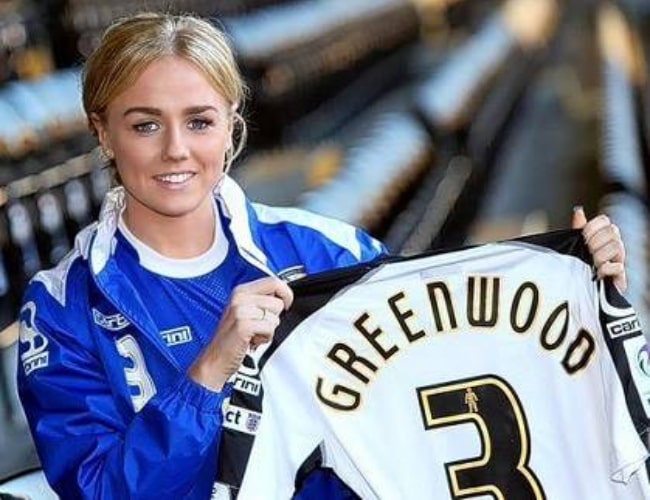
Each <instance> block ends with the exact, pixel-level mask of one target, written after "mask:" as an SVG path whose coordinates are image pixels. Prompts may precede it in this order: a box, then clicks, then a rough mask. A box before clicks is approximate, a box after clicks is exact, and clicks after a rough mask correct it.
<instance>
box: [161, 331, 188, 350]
mask: <svg viewBox="0 0 650 500" xmlns="http://www.w3.org/2000/svg"><path fill="white" fill-rule="evenodd" d="M160 335H161V336H162V338H163V340H164V341H165V343H166V344H167V345H168V346H169V347H172V346H175V345H180V344H187V343H188V342H192V340H193V338H192V330H191V329H190V327H189V326H179V327H177V328H171V329H169V330H163V331H162V332H160Z"/></svg>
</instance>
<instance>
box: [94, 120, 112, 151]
mask: <svg viewBox="0 0 650 500" xmlns="http://www.w3.org/2000/svg"><path fill="white" fill-rule="evenodd" d="M90 123H91V124H92V127H93V129H94V131H95V132H96V133H97V139H98V140H99V144H100V145H101V147H102V148H104V149H109V150H110V149H111V145H110V141H109V140H108V133H107V132H106V126H105V124H104V120H103V118H102V117H101V116H100V115H99V113H90Z"/></svg>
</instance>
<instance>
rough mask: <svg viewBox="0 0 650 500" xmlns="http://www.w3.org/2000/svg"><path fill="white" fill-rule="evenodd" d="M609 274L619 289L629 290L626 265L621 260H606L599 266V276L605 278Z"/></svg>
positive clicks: (622, 290)
mask: <svg viewBox="0 0 650 500" xmlns="http://www.w3.org/2000/svg"><path fill="white" fill-rule="evenodd" d="M606 276H609V277H611V278H613V282H614V285H616V288H618V289H619V291H621V292H624V291H625V290H627V275H626V273H625V267H624V266H623V264H621V263H620V262H605V263H604V264H603V265H602V266H600V267H599V268H598V277H599V278H604V277H606Z"/></svg>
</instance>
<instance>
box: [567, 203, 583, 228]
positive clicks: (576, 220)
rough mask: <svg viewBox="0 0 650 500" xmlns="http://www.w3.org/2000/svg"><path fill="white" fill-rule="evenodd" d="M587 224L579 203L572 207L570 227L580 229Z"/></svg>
mask: <svg viewBox="0 0 650 500" xmlns="http://www.w3.org/2000/svg"><path fill="white" fill-rule="evenodd" d="M586 224H587V216H586V215H585V210H584V208H582V206H581V205H576V206H575V207H573V217H572V219H571V227H572V228H573V229H582V228H583V227H585V225H586Z"/></svg>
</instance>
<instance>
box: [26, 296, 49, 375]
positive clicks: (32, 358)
mask: <svg viewBox="0 0 650 500" xmlns="http://www.w3.org/2000/svg"><path fill="white" fill-rule="evenodd" d="M35 320H36V304H35V303H34V302H27V304H25V305H24V306H23V307H22V309H21V310H20V343H21V344H23V347H24V346H25V344H26V347H24V349H23V350H22V353H21V355H20V361H21V362H22V365H23V370H24V372H25V375H29V374H30V373H32V372H33V371H35V370H38V369H40V368H45V367H46V366H48V365H49V363H50V353H49V351H48V349H47V346H48V344H49V340H47V337H46V336H45V335H43V334H42V333H41V332H39V331H38V328H36V321H35Z"/></svg>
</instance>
